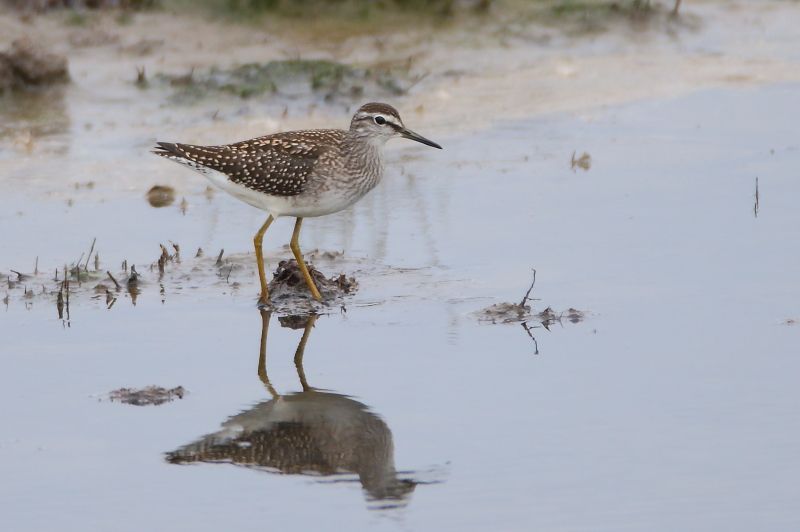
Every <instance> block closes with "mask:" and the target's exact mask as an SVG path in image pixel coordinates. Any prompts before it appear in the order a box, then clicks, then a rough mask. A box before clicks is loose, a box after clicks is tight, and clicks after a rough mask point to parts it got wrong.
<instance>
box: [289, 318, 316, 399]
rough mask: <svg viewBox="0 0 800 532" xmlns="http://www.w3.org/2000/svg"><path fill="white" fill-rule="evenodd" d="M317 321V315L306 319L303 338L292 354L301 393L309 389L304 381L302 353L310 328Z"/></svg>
mask: <svg viewBox="0 0 800 532" xmlns="http://www.w3.org/2000/svg"><path fill="white" fill-rule="evenodd" d="M315 321H317V315H316V314H312V315H311V316H309V317H308V321H307V322H306V328H305V330H303V337H302V338H301V339H300V343H299V344H297V350H296V351H295V352H294V366H295V367H296V368H297V376H298V377H300V384H301V386H303V391H304V392H307V391H308V390H310V389H311V387H310V386H309V385H308V381H307V380H306V372H305V370H304V369H303V353H304V352H305V350H306V342H308V335H309V334H310V333H311V328H312V327H314V322H315Z"/></svg>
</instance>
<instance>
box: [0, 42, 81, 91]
mask: <svg viewBox="0 0 800 532" xmlns="http://www.w3.org/2000/svg"><path fill="white" fill-rule="evenodd" d="M67 81H69V71H68V69H67V59H66V57H63V56H61V55H58V54H53V53H50V52H48V51H47V50H45V49H44V48H42V47H41V46H39V45H37V44H35V43H33V42H32V41H31V40H30V39H18V40H16V41H14V42H12V43H11V47H10V48H9V49H8V50H7V51H5V52H0V92H1V91H5V90H11V89H15V90H25V89H30V88H33V87H46V86H50V85H58V84H62V83H66V82H67Z"/></svg>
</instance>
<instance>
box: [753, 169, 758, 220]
mask: <svg viewBox="0 0 800 532" xmlns="http://www.w3.org/2000/svg"><path fill="white" fill-rule="evenodd" d="M755 197H756V201H755V203H753V215H754V216H755V217H756V218H758V199H759V198H758V177H756V193H755Z"/></svg>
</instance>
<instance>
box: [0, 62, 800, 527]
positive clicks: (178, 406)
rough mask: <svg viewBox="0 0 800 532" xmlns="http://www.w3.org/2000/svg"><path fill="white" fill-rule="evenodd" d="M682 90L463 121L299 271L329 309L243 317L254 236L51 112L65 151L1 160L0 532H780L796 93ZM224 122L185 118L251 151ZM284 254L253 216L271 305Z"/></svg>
mask: <svg viewBox="0 0 800 532" xmlns="http://www.w3.org/2000/svg"><path fill="white" fill-rule="evenodd" d="M715 57H716V58H717V60H719V56H715ZM722 62H723V63H724V61H722ZM761 67H763V65H761V66H759V65H754V67H753V68H755V69H759V68H761ZM149 71H150V72H151V73H152V70H149ZM175 71H178V69H177V68H176V69H175ZM762 72H763V71H762ZM200 73H202V72H198V74H200ZM575 76H576V77H577V78H580V75H578V74H575ZM126 79H129V81H128V82H129V83H131V84H133V83H134V77H133V76H130V78H126ZM546 79H550V78H546ZM570 79H571V78H570ZM423 83H424V82H423ZM475 83H476V84H477V86H480V83H481V81H480V80H475ZM576 83H578V82H577V81H576ZM600 85H602V83H600ZM473 88H474V89H475V90H476V91H478V92H479V88H476V87H473ZM130 90H131V91H132V92H131V94H139V93H137V92H135V91H138V90H140V89H138V88H136V87H135V86H133V85H132V86H131V87H130ZM148 90H152V91H156V92H154V93H152V94H158V96H159V98H163V99H164V100H160V101H166V100H167V99H168V98H169V97H170V89H169V88H167V87H164V88H163V90H162V89H160V88H158V87H154V88H152V89H148ZM158 91H161V92H158ZM565 91H566V93H568V92H569V91H568V89H565ZM556 92H558V91H556ZM690 92H691V93H690V94H688V95H683V96H678V95H675V94H673V95H672V96H670V97H669V98H660V97H658V95H655V94H654V95H652V97H651V98H648V99H646V100H643V101H638V102H635V103H628V104H625V105H616V106H615V105H608V106H607V107H605V108H602V109H600V108H597V107H590V108H588V109H586V108H583V109H582V110H581V111H579V112H572V111H570V112H564V113H552V114H541V113H539V114H535V115H531V116H516V117H513V118H514V119H512V120H507V121H497V122H496V123H494V124H493V125H492V126H491V127H480V126H479V125H476V126H474V127H475V129H474V130H467V131H463V132H459V133H456V134H452V133H451V134H448V135H445V136H444V137H443V138H441V140H442V144H443V145H444V146H445V150H443V151H442V152H441V153H440V154H437V155H436V156H432V155H431V154H430V153H428V152H424V151H419V150H417V149H415V148H414V147H410V146H403V145H397V146H392V147H391V148H390V150H389V153H388V165H387V167H388V171H389V172H388V175H387V177H386V179H385V181H384V182H383V183H382V184H381V185H380V186H379V187H378V188H377V189H376V190H374V191H373V193H371V194H370V195H369V196H367V197H366V198H365V199H364V200H363V201H362V202H360V203H359V204H357V205H356V206H354V208H353V209H352V210H350V211H347V212H344V213H341V214H338V215H335V216H331V217H326V218H321V219H316V220H308V221H307V222H306V226H305V232H304V234H303V240H302V242H301V245H302V248H303V250H304V251H305V252H306V259H307V260H309V261H310V262H312V263H313V264H314V265H315V267H316V268H317V269H318V271H319V272H321V275H322V276H323V277H324V278H326V279H328V281H330V282H331V283H333V284H335V285H337V287H339V288H340V289H341V290H343V291H345V286H348V285H347V284H345V281H346V282H347V283H349V282H350V281H349V280H350V279H351V278H354V279H355V281H356V283H357V290H353V286H352V284H350V285H349V286H350V288H349V292H347V291H346V292H347V293H345V294H342V296H341V299H340V300H338V299H337V300H335V301H336V303H335V304H331V305H330V306H328V307H327V308H325V309H323V311H320V310H319V309H312V308H304V309H301V310H303V312H299V313H298V312H297V310H298V309H297V308H292V309H287V308H275V309H273V311H272V313H270V312H266V311H264V309H258V308H257V306H256V297H257V293H258V282H257V277H256V274H255V264H254V255H253V253H252V251H251V247H252V234H253V233H254V231H255V230H256V229H257V228H258V227H259V226H260V224H261V223H263V214H262V213H260V212H257V211H255V210H253V209H250V208H249V207H246V206H243V205H241V204H239V203H237V202H236V201H235V200H233V199H231V198H229V197H227V196H225V195H223V194H219V193H214V192H209V191H208V190H207V188H206V187H207V185H206V183H205V182H204V181H203V180H202V178H201V177H199V176H195V175H193V174H191V173H189V172H186V175H185V176H182V174H181V172H183V170H181V169H178V168H172V167H171V166H165V167H164V168H159V167H158V166H157V165H155V164H153V165H152V166H148V164H150V163H149V162H147V161H149V159H148V158H147V154H146V151H147V149H148V148H149V146H150V143H149V142H146V141H145V140H144V137H145V136H146V135H144V136H143V135H142V131H144V130H147V131H150V130H151V129H153V127H154V124H153V123H152V122H147V121H144V122H138V123H137V122H131V123H130V124H129V125H127V126H124V127H123V126H115V127H114V128H111V127H110V126H102V125H101V124H102V122H100V121H95V122H94V123H95V126H93V127H95V128H99V129H100V131H101V132H104V133H107V134H110V133H109V132H111V131H113V132H114V134H113V135H112V137H113V139H114V142H115V143H116V142H119V143H120V145H125V146H128V148H125V149H122V148H117V149H116V151H115V150H114V149H112V148H113V147H109V146H106V145H105V144H104V143H103V142H104V140H103V138H102V137H103V135H100V137H101V138H100V139H98V140H97V141H93V142H90V143H89V144H87V142H88V141H87V139H89V138H90V137H91V136H90V135H89V134H87V130H86V129H85V126H84V125H83V124H84V122H83V120H82V119H78V118H76V117H77V116H81V117H82V116H84V115H82V114H81V111H87V110H90V109H95V110H94V111H92V112H95V113H96V112H98V111H97V109H96V108H94V107H92V105H89V104H87V103H86V102H85V101H81V99H80V98H78V97H76V95H75V93H73V92H70V90H68V91H67V93H66V94H65V97H64V99H62V100H61V101H60V102H61V103H60V104H59V105H60V107H58V109H60V110H58V109H57V112H56V113H55V114H56V115H58V116H61V117H62V119H64V121H63V123H62V124H67V126H66V127H63V128H62V129H59V130H57V131H52V130H47V129H35V128H34V129H35V131H34V132H35V135H34V138H35V142H34V143H33V144H32V145H31V152H30V154H28V155H26V154H27V153H28V152H27V149H28V148H27V147H26V146H28V145H27V144H26V143H25V142H22V140H24V139H19V138H18V137H14V139H15V140H14V141H13V142H14V144H13V146H14V147H13V148H9V149H8V150H5V151H4V152H3V153H2V154H0V163H1V164H3V165H4V168H10V171H9V172H5V173H4V174H3V177H2V178H0V179H5V181H4V182H5V183H7V184H9V186H8V187H7V188H6V189H5V190H4V194H2V195H0V227H1V228H2V234H1V235H0V239H2V244H3V246H2V247H3V250H4V252H3V254H2V256H0V260H1V261H2V263H0V272H1V273H2V276H1V277H0V296H2V297H3V299H2V300H0V302H1V303H2V305H0V337H2V339H3V342H2V346H0V360H2V362H3V364H4V371H3V372H0V400H1V401H3V403H4V404H5V405H7V408H5V409H4V410H3V423H4V427H5V430H4V431H3V434H2V435H0V451H2V452H0V455H2V457H0V473H2V475H3V478H4V479H5V480H6V481H5V482H3V483H2V484H0V501H2V502H0V510H1V512H0V513H2V515H3V516H4V519H5V520H6V521H7V522H8V523H9V526H10V528H12V529H14V530H41V529H47V528H48V527H51V526H52V523H53V519H55V518H56V516H57V517H58V519H59V525H60V527H61V528H62V529H64V530H86V529H87V528H88V529H114V530H141V529H143V528H160V527H162V525H163V524H164V523H171V524H172V525H171V526H178V527H179V528H191V529H195V530H219V529H220V528H226V527H227V528H230V527H234V528H237V529H241V530H251V529H252V530H257V529H258V530H260V529H263V527H264V523H271V525H272V526H280V527H281V528H284V529H288V530H294V529H296V530H307V529H324V528H325V527H327V526H329V525H330V523H331V522H338V523H342V524H343V526H346V527H348V528H353V529H377V530H400V529H406V528H408V529H414V530H417V529H419V530H424V529H430V528H435V529H441V530H490V529H492V530H493V529H503V530H530V529H544V530H574V529H576V528H582V529H620V528H633V529H637V530H676V529H692V528H702V529H706V530H717V529H726V530H728V529H741V530H785V529H792V528H797V526H795V525H798V526H800V514H798V512H797V509H796V504H795V501H796V500H797V498H798V496H800V493H799V492H798V486H797V483H796V478H797V476H798V474H800V460H798V458H797V456H796V454H797V453H795V452H794V449H795V448H796V447H797V445H798V444H800V431H798V430H797V429H796V423H795V418H796V411H797V406H798V404H800V394H798V391H797V386H796V382H795V381H796V379H795V375H797V373H798V370H800V367H798V359H797V357H796V346H797V340H798V331H800V328H798V327H797V326H796V321H797V319H798V317H799V316H800V310H798V308H797V301H799V300H800V292H798V286H797V283H796V282H795V281H796V280H795V272H794V271H793V270H792V269H791V268H788V267H787V265H791V264H795V263H797V262H798V258H800V257H799V256H798V251H797V249H796V247H795V246H792V245H790V243H791V242H794V241H795V239H796V234H795V233H796V231H795V228H796V227H798V226H800V218H799V217H800V213H799V212H798V210H797V209H796V204H795V203H796V202H795V201H794V198H796V197H797V196H798V182H797V180H796V175H795V174H796V168H798V167H799V166H800V160H798V157H799V156H800V147H799V146H798V141H797V139H796V134H795V133H796V124H795V121H794V118H793V117H792V116H791V115H790V114H789V113H787V112H786V109H789V108H792V106H793V105H794V103H795V102H796V100H797V95H798V93H800V89H799V88H798V86H797V85H796V84H792V83H788V84H781V83H770V84H764V85H761V86H751V85H748V86H747V87H746V90H743V89H742V88H736V87H730V86H728V87H727V88H724V89H720V88H712V89H705V90H703V89H701V88H697V89H696V90H694V91H690ZM566 93H565V94H563V96H564V98H567V97H568V94H566ZM130 97H131V98H135V97H134V96H130ZM418 97H419V98H422V99H424V98H423V97H421V96H415V95H414V94H413V91H412V94H410V95H407V96H404V97H403V98H407V99H405V100H403V103H404V104H406V105H411V102H412V101H413V102H414V103H417V102H418V101H421V100H416V99H415V98H418ZM132 101H135V100H132ZM461 103H463V100H461ZM137 105H139V104H137ZM197 105H199V107H196V108H195V109H196V110H197V111H196V112H197V114H194V112H192V113H187V112H185V111H186V109H183V110H178V111H174V110H172V109H170V110H168V111H166V112H167V113H175V114H174V115H172V117H173V119H175V120H176V121H177V124H178V125H176V127H175V131H174V132H175V134H176V135H177V134H178V133H186V132H188V131H194V132H195V133H196V134H197V136H198V137H199V138H202V137H203V135H211V130H212V129H214V126H209V121H211V120H213V119H212V116H213V114H214V111H215V109H212V107H213V106H212V104H211V103H208V102H206V103H198V104H197ZM449 105H452V104H444V105H443V107H442V109H439V110H436V111H433V110H431V108H430V107H428V108H427V109H428V111H426V112H425V113H422V114H419V115H417V118H418V119H419V120H420V121H423V120H429V119H431V117H434V118H435V117H440V118H441V117H442V116H443V115H442V114H438V113H444V115H447V110H448V109H452V108H453V107H448V106H449ZM487 105H488V104H487ZM565 105H566V104H565ZM100 107H103V106H102V105H100ZM143 109H146V107H136V111H137V112H142V110H143ZM51 110H52V108H51ZM293 116H294V115H293V114H292V111H290V117H293ZM412 116H413V115H412ZM453 116H455V115H453ZM240 118H241V122H239V120H238V119H237V118H236V117H235V116H234V115H230V116H228V117H227V118H224V119H223V120H217V121H216V122H212V123H213V124H214V125H215V126H216V125H219V126H220V127H221V128H223V129H225V128H229V127H230V128H233V127H235V126H240V125H241V124H242V123H244V124H246V126H243V127H256V126H257V125H258V126H259V127H260V126H263V124H260V125H259V124H256V123H255V122H254V121H251V118H250V117H249V115H246V114H245V115H240ZM291 119H293V118H290V120H291ZM302 120H303V121H304V120H310V121H312V122H314V121H317V120H319V121H321V117H320V116H319V115H313V114H310V115H307V116H305V115H304V116H303V118H302ZM446 120H447V117H445V118H443V121H444V123H445V124H446V123H447V122H446ZM434 122H436V120H434ZM23 123H24V125H23V126H21V127H22V128H23V129H28V128H30V127H31V125H32V124H33V123H32V122H30V121H28V119H25V121H24V122H23ZM70 124H72V125H70ZM276 124H277V123H276ZM12 125H13V124H12ZM273 125H275V124H273ZM409 126H411V123H410V120H409ZM104 127H108V129H104ZM276 127H277V125H276ZM412 127H413V126H412ZM94 131H95V132H96V131H97V130H96V129H95V130H94ZM215 132H216V130H215ZM239 133H241V132H239ZM148 135H149V134H148ZM432 136H433V135H432ZM3 138H4V139H8V138H9V137H3ZM126 138H127V139H129V140H131V139H139V140H133V141H132V142H130V143H129V144H125V143H124V142H120V139H126ZM437 140H439V138H437ZM94 142H96V143H94ZM97 143H99V144H100V145H103V146H105V147H106V148H108V149H109V150H112V151H111V154H112V155H110V156H108V157H109V158H113V159H114V165H113V170H112V171H111V172H108V171H107V170H109V168H111V167H112V166H111V165H110V164H107V163H104V162H102V161H100V162H97V161H95V159H96V158H102V157H101V156H100V155H95V156H93V157H94V158H92V157H89V154H88V153H87V152H88V151H90V150H88V149H87V148H86V146H91V147H93V148H96V147H97V146H98V144H97ZM137 143H138V144H137ZM109 144H111V143H109ZM3 146H4V148H5V147H6V146H9V144H4V145H3ZM130 146H133V147H130ZM11 149H13V150H14V151H13V152H11V151H10V150H11ZM139 152H141V153H139ZM10 153H14V156H13V157H12V156H11V155H10ZM65 153H66V154H68V155H69V156H68V157H67V155H65ZM98 153H101V154H102V153H105V152H103V151H102V150H100V151H99V152H98ZM34 159H36V160H34ZM66 160H69V161H72V162H70V164H71V165H72V166H67V167H66V168H67V169H66V170H64V171H63V172H56V171H55V170H56V169H60V168H61V166H62V165H64V164H65V161H66ZM37 161H38V162H37ZM75 161H78V162H75ZM91 161H94V162H91ZM90 162H91V163H90ZM134 168H135V170H134ZM22 169H28V170H29V172H30V173H31V174H32V175H31V176H30V179H31V182H30V183H27V182H26V186H20V185H19V183H20V181H19V179H20V175H21V173H22ZM143 169H147V171H145V170H143ZM78 170H79V171H78ZM151 171H152V173H150V172H151ZM65 172H66V173H67V174H69V176H68V178H67V179H65V180H64V181H54V178H53V177H52V176H53V175H59V176H63V175H64V173H65ZM143 176H146V177H143ZM756 178H758V181H756ZM88 183H92V185H91V186H89V185H88ZM120 183H126V184H127V185H125V186H122V185H121V184H120ZM131 183H134V185H130V184H131ZM28 185H29V186H28ZM129 185H130V186H131V188H126V186H129ZM154 185H159V186H164V187H169V189H168V190H167V189H164V190H158V189H156V192H155V193H153V194H148V191H149V190H152V187H153V186H154ZM170 190H171V193H170ZM756 191H757V194H756ZM290 232H291V223H290V221H286V220H278V221H277V222H276V224H275V227H273V228H271V229H270V233H268V235H267V237H266V239H265V252H266V259H267V262H268V269H269V270H271V271H273V272H275V271H276V270H277V272H278V275H277V277H276V279H277V282H279V283H281V282H282V283H284V284H285V285H286V286H287V287H288V288H293V287H295V288H296V287H298V286H300V284H299V283H298V282H297V281H298V278H297V276H296V275H295V273H296V272H294V270H293V269H292V268H291V265H290V263H284V265H283V269H281V266H280V265H281V261H286V260H288V259H289V257H290V256H291V252H290V251H289V250H288V249H287V248H285V247H284V243H285V242H286V241H287V240H288V236H289V235H290ZM95 238H96V240H95ZM199 249H202V252H201V253H198V250H199ZM221 250H222V251H221ZM98 255H99V258H98ZM37 257H38V260H37ZM65 265H66V273H65V271H64V266H65ZM287 265H289V268H288V270H287V269H286V266H287ZM134 268H135V272H134ZM532 268H535V270H536V281H535V284H532V283H531V281H532V278H531V277H532V272H531V269H532ZM281 272H283V273H281ZM109 273H110V275H109ZM134 273H135V276H134ZM342 275H343V276H344V278H342ZM132 277H133V278H134V279H135V281H134V282H133V283H131V282H130V280H131V278H132ZM66 279H70V286H69V287H65V286H64V281H65V280H66ZM340 281H341V282H342V284H341V285H339V284H337V283H339V282H340ZM529 287H531V289H530V290H529V291H528V292H527V293H526V290H528V288H529ZM131 288H135V290H133V291H131ZM275 288H277V287H275ZM278 291H279V290H277V289H276V293H277V292H278ZM59 294H61V301H62V305H63V307H62V311H61V312H62V314H61V315H59V310H58V306H59ZM109 296H110V299H109ZM67 297H69V300H68V301H69V316H67V315H66V308H67V307H66V304H67ZM112 302H113V303H112ZM134 302H135V304H133V303H134ZM311 310H313V312H308V311H311ZM521 325H522V326H521ZM153 385H156V386H160V387H161V389H150V391H151V392H157V393H155V394H149V393H147V392H145V395H144V396H141V395H140V393H141V392H142V391H146V390H148V387H150V386H153ZM178 386H180V387H182V389H183V391H188V393H186V394H185V395H183V396H182V398H178V399H175V400H172V401H168V402H163V403H161V404H158V405H146V406H142V407H138V406H133V405H125V404H120V403H118V402H114V401H108V400H105V399H106V398H107V397H108V394H109V393H110V392H114V391H119V390H121V389H127V391H126V392H124V393H123V395H125V396H127V397H130V398H132V399H134V400H138V399H137V398H140V397H145V398H147V399H148V400H149V398H151V397H152V398H154V399H159V398H163V397H165V396H166V397H169V396H170V391H172V390H175V388H176V387H178ZM121 393H122V392H121ZM172 395H173V398H175V395H176V394H172ZM98 399H101V400H98ZM121 478H124V479H126V480H125V482H120V479H121ZM109 486H112V487H113V489H110V488H109ZM131 501H137V504H135V505H134V504H131ZM64 508H69V511H64ZM141 508H147V512H142V511H141Z"/></svg>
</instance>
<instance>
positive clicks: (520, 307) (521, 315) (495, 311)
mask: <svg viewBox="0 0 800 532" xmlns="http://www.w3.org/2000/svg"><path fill="white" fill-rule="evenodd" d="M535 284H536V270H533V281H532V282H531V285H530V286H529V287H528V291H527V292H525V295H524V296H523V297H522V301H520V302H519V303H495V304H494V305H490V306H488V307H486V308H484V309H482V310H479V311H478V312H476V313H475V315H476V316H477V318H478V320H479V321H483V322H489V323H523V324H524V323H526V322H528V321H532V320H536V321H538V322H539V323H541V324H542V326H544V327H545V328H547V327H549V326H550V325H551V324H553V323H557V322H559V323H560V322H562V321H563V320H564V319H566V320H567V321H569V322H570V323H580V322H581V321H583V320H584V319H585V317H586V313H585V312H583V311H581V310H578V309H576V308H573V307H570V308H569V309H567V310H565V311H563V312H556V311H554V310H553V309H552V308H551V307H547V308H545V309H544V310H543V311H541V312H536V313H534V312H533V309H532V307H531V306H530V305H529V304H528V301H532V300H533V298H531V292H532V291H533V287H534V285H535Z"/></svg>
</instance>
